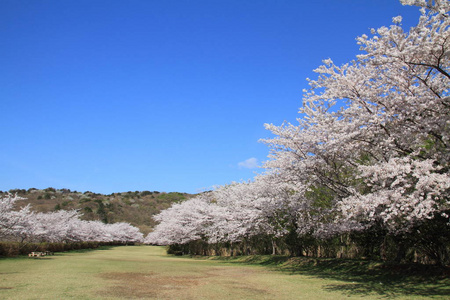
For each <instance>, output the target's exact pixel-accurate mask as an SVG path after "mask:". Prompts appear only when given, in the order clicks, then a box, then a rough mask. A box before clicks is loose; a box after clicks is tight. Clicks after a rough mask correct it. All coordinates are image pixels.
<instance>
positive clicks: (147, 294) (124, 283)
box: [100, 272, 200, 299]
mask: <svg viewBox="0 0 450 300" xmlns="http://www.w3.org/2000/svg"><path fill="white" fill-rule="evenodd" d="M100 277H101V278H102V279H106V280H109V281H113V282H114V285H113V286H112V287H108V289H107V290H105V291H102V292H101V293H100V294H101V295H107V296H111V297H117V298H122V299H133V298H147V299H148V298H158V299H161V298H170V294H171V293H170V292H174V291H175V292H176V293H177V294H179V293H180V292H182V290H186V289H189V288H190V287H192V286H197V285H199V284H200V282H199V280H198V279H192V278H189V277H185V276H160V275H158V274H155V273H153V272H150V273H131V272H128V273H120V272H112V273H103V274H100Z"/></svg>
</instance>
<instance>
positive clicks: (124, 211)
mask: <svg viewBox="0 0 450 300" xmlns="http://www.w3.org/2000/svg"><path fill="white" fill-rule="evenodd" d="M8 192H9V193H12V194H16V193H17V194H18V195H19V196H21V197H24V198H26V199H25V200H20V201H18V204H19V205H18V207H17V208H19V207H23V206H26V205H27V204H30V205H31V209H32V210H33V211H36V212H51V211H55V210H60V209H64V210H71V209H76V210H78V211H80V212H81V213H82V214H83V215H82V217H81V219H83V220H101V221H103V222H105V223H116V222H127V223H130V224H131V225H133V226H136V227H138V228H139V229H140V230H141V232H142V233H144V235H146V234H147V233H148V232H150V231H151V229H152V228H153V227H154V226H155V225H156V224H155V221H154V220H153V219H152V217H153V215H155V214H157V213H159V212H160V211H161V210H164V209H167V208H169V207H170V206H171V205H172V204H173V203H177V202H181V201H184V200H186V199H189V198H191V197H193V196H194V195H191V194H187V193H178V192H170V193H165V192H158V191H152V192H151V191H135V192H131V191H129V192H122V193H113V194H109V195H103V194H98V193H93V192H90V191H87V192H84V193H82V192H77V191H71V190H69V189H55V188H51V187H49V188H46V189H43V190H40V189H35V188H30V189H28V190H25V189H13V190H9V191H8ZM5 193H7V192H1V191H0V197H1V195H3V194H5Z"/></svg>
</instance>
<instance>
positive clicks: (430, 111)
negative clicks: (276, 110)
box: [146, 0, 450, 264]
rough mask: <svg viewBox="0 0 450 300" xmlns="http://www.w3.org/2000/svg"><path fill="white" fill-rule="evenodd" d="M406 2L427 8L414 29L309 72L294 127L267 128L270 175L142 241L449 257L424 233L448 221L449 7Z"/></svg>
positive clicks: (198, 204) (197, 206)
mask: <svg viewBox="0 0 450 300" xmlns="http://www.w3.org/2000/svg"><path fill="white" fill-rule="evenodd" d="M402 2H403V4H407V5H411V4H413V5H418V6H420V7H422V8H421V16H420V18H419V21H418V24H417V25H416V26H415V27H412V28H410V29H409V31H404V29H403V28H402V27H401V21H402V18H401V17H395V18H393V25H391V26H390V27H381V28H379V29H376V30H375V29H372V30H371V36H370V37H369V36H367V35H363V36H361V37H359V38H358V39H357V41H358V44H359V45H360V46H361V48H360V49H361V51H362V53H361V54H360V55H358V56H357V57H356V59H355V60H354V61H352V62H350V63H347V64H344V65H342V66H337V65H335V64H334V63H333V61H332V60H331V59H327V60H325V61H324V65H322V66H320V67H319V68H317V69H316V70H315V72H316V73H318V78H317V79H316V80H310V79H308V81H309V84H310V89H309V90H305V91H304V92H305V94H304V100H303V106H302V107H301V108H300V110H299V112H300V114H301V118H298V123H299V124H298V125H295V124H290V123H285V124H283V125H281V126H275V125H272V124H266V128H267V129H268V130H270V131H271V132H272V133H273V134H274V135H275V137H274V138H271V139H266V140H264V142H265V143H267V144H268V146H269V147H270V155H269V158H270V160H269V161H267V162H266V163H265V166H264V167H265V168H266V170H267V171H266V173H265V174H264V175H259V176H257V177H256V178H255V179H254V181H252V182H242V183H233V184H230V185H226V186H223V187H218V188H216V189H215V190H214V191H212V192H208V193H204V194H202V195H199V196H197V197H196V198H194V199H189V200H187V201H185V202H183V203H179V204H174V205H173V206H172V207H171V208H169V209H167V210H165V211H163V212H161V213H160V214H159V215H157V216H156V217H155V220H156V221H158V222H160V223H159V224H158V225H157V227H156V228H155V230H154V231H153V232H152V233H150V234H149V235H148V236H147V237H146V242H147V243H154V244H164V245H187V249H189V250H188V251H193V250H195V249H197V250H195V251H199V252H205V249H206V250H207V251H212V250H214V248H215V245H223V244H226V245H227V246H226V247H225V248H228V249H229V250H231V252H233V251H234V250H235V249H236V247H237V248H240V249H239V250H238V252H239V253H244V254H245V253H249V252H260V253H266V252H267V251H270V250H267V249H268V248H267V247H266V246H264V245H266V243H267V241H271V244H272V247H269V248H272V253H276V252H281V251H286V250H287V251H289V253H290V254H296V255H316V256H323V255H326V256H338V255H346V256H350V253H353V254H352V255H353V256H354V257H362V256H364V257H369V258H376V259H387V260H396V261H399V260H410V261H420V262H426V261H427V260H428V261H429V262H434V263H438V264H448V263H450V252H449V251H450V250H449V241H448V239H445V238H444V239H442V238H440V236H441V235H440V234H423V233H424V232H427V233H430V232H431V231H432V230H434V231H435V232H439V233H443V234H448V232H449V224H450V219H449V218H450V216H449V210H450V173H449V170H450V165H449V162H450V152H449V143H450V95H449V91H448V87H449V83H450V74H449V73H450V71H449V68H450V33H449V30H448V29H449V26H450V17H449V15H448V11H449V9H450V4H449V1H448V0H442V1H434V2H433V1H428V2H426V1H422V0H417V1H412V0H404V1H402ZM431 228H432V230H431ZM255 240H257V241H256V242H254V241H255ZM344 240H345V241H346V242H345V243H344V244H345V245H342V244H343V241H344ZM339 241H341V242H339ZM269 244H270V243H269ZM189 245H195V247H194V248H192V247H191V248H189ZM205 245H206V246H205ZM343 246H345V247H347V250H345V251H338V249H339V247H343ZM183 251H184V250H183ZM214 251H215V250H214ZM424 257H425V258H424Z"/></svg>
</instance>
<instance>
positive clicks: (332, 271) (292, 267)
mask: <svg viewBox="0 0 450 300" xmlns="http://www.w3.org/2000/svg"><path fill="white" fill-rule="evenodd" d="M212 259H218V260H223V261H227V262H231V263H233V262H237V263H244V264H252V265H261V266H268V267H270V268H272V269H274V270H277V271H281V272H285V273H289V274H301V275H307V276H314V277H317V278H323V279H331V280H337V281H340V282H342V284H336V283H334V284H328V285H325V286H324V287H323V288H324V289H326V290H330V291H341V292H342V293H344V294H347V295H354V296H364V295H368V294H374V293H375V294H378V295H380V296H383V297H387V298H393V297H396V296H412V295H415V296H423V297H439V296H444V297H445V296H449V295H450V266H447V267H439V266H431V265H416V264H387V263H382V262H373V261H365V260H346V259H326V258H307V257H293V258H289V257H285V256H247V257H245V256H243V257H234V258H233V257H231V258H226V257H223V258H212ZM449 299H450V297H449Z"/></svg>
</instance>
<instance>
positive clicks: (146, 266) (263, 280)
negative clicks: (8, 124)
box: [0, 246, 450, 300]
mask: <svg viewBox="0 0 450 300" xmlns="http://www.w3.org/2000/svg"><path fill="white" fill-rule="evenodd" d="M430 270H431V269H430ZM422 271H423V270H422ZM408 272H409V271H408ZM361 298H364V299H386V298H389V299H392V298H395V299H450V280H449V278H448V276H447V275H445V273H444V274H437V275H436V274H435V273H434V271H433V273H430V274H429V276H427V274H425V276H423V274H421V275H417V274H414V272H412V273H411V274H409V275H405V272H400V273H398V274H396V273H395V272H394V273H392V272H388V273H387V272H386V271H384V270H383V269H380V268H378V266H377V265H376V264H373V263H366V262H355V261H342V262H341V263H339V264H337V263H336V261H335V260H311V259H309V260H308V259H294V260H292V259H291V260H287V259H286V258H283V257H269V256H267V257H247V258H237V259H215V258H208V259H205V258H203V259H195V258H194V259H193V258H186V257H174V256H167V255H166V254H165V251H164V248H162V247H150V246H127V247H111V248H103V249H100V250H90V251H78V252H68V253H57V254H56V255H54V256H49V257H45V258H39V259H29V258H28V257H27V258H24V257H21V258H5V259H0V299H258V300H260V299H333V300H338V299H361Z"/></svg>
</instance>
